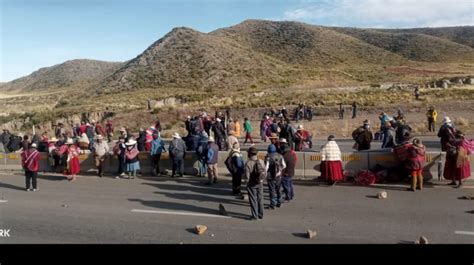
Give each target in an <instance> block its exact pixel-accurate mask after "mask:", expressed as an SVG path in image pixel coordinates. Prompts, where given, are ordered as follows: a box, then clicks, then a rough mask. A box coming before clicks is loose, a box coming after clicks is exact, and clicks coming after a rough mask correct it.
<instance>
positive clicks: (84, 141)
mask: <svg viewBox="0 0 474 265" xmlns="http://www.w3.org/2000/svg"><path fill="white" fill-rule="evenodd" d="M89 144H90V142H89V138H88V137H87V134H85V133H83V134H82V135H81V137H80V138H79V141H78V145H79V148H81V150H88V149H89Z"/></svg>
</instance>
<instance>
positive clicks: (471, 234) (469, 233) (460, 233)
mask: <svg viewBox="0 0 474 265" xmlns="http://www.w3.org/2000/svg"><path fill="white" fill-rule="evenodd" d="M454 233H455V234H456V235H465V236H474V232H471V231H455V232H454Z"/></svg>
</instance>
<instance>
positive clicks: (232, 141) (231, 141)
mask: <svg viewBox="0 0 474 265" xmlns="http://www.w3.org/2000/svg"><path fill="white" fill-rule="evenodd" d="M227 146H228V147H229V149H230V150H232V149H239V150H240V144H239V139H237V137H235V131H229V137H227Z"/></svg>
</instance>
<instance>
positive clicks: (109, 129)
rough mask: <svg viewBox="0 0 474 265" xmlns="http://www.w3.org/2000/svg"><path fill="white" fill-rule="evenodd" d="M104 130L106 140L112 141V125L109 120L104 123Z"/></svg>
mask: <svg viewBox="0 0 474 265" xmlns="http://www.w3.org/2000/svg"><path fill="white" fill-rule="evenodd" d="M105 131H106V133H107V142H109V143H110V142H112V139H113V137H114V126H113V124H112V121H111V120H107V123H106V124H105Z"/></svg>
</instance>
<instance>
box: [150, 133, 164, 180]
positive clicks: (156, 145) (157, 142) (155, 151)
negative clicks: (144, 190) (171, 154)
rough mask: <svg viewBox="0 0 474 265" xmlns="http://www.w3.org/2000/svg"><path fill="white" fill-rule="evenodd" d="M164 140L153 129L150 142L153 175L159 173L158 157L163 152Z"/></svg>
mask: <svg viewBox="0 0 474 265" xmlns="http://www.w3.org/2000/svg"><path fill="white" fill-rule="evenodd" d="M165 152H166V148H165V142H164V141H163V139H161V137H160V133H159V132H158V131H155V132H154V133H153V141H152V142H151V150H150V156H151V161H152V163H153V174H154V175H155V176H159V175H160V159H161V153H165Z"/></svg>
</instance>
